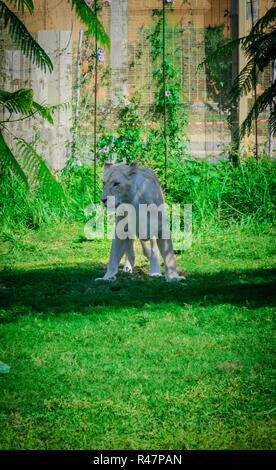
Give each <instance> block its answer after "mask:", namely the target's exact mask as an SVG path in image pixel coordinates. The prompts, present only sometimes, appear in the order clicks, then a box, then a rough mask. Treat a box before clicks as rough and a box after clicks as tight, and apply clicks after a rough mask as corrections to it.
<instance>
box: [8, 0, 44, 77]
mask: <svg viewBox="0 0 276 470" xmlns="http://www.w3.org/2000/svg"><path fill="white" fill-rule="evenodd" d="M0 17H1V18H2V25H3V27H4V28H5V29H8V32H9V34H10V36H11V38H12V39H13V40H14V41H15V43H16V44H17V45H18V47H19V48H20V49H21V50H22V51H23V53H24V54H25V55H26V57H28V58H29V59H30V60H31V61H32V62H33V63H34V64H36V65H37V66H38V67H40V68H41V69H42V70H44V72H46V69H47V68H48V70H49V71H50V72H51V71H52V70H53V64H52V62H51V59H50V57H49V56H48V55H47V54H46V52H45V51H44V49H42V47H40V45H39V44H38V42H36V41H35V39H34V38H33V37H32V35H31V34H30V33H29V31H28V30H27V28H26V26H25V25H24V24H23V23H22V21H20V20H19V18H17V16H16V15H15V14H14V13H13V12H12V11H11V10H10V9H9V8H8V7H7V5H6V4H5V3H4V2H3V1H0Z"/></svg>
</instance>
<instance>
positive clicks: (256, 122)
mask: <svg viewBox="0 0 276 470" xmlns="http://www.w3.org/2000/svg"><path fill="white" fill-rule="evenodd" d="M250 6H251V21H252V28H253V26H254V24H255V21H254V11H253V0H251V2H250ZM253 72H254V82H255V83H254V85H255V90H254V103H255V104H256V101H257V91H258V89H257V70H256V65H254V70H253ZM255 146H256V160H258V153H259V152H258V120H257V115H256V117H255Z"/></svg>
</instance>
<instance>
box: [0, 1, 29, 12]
mask: <svg viewBox="0 0 276 470" xmlns="http://www.w3.org/2000/svg"><path fill="white" fill-rule="evenodd" d="M7 1H8V3H10V4H11V5H13V6H14V7H15V8H17V10H18V11H21V13H24V11H25V7H27V9H28V10H29V12H30V13H31V14H32V13H33V11H34V4H33V0H7Z"/></svg>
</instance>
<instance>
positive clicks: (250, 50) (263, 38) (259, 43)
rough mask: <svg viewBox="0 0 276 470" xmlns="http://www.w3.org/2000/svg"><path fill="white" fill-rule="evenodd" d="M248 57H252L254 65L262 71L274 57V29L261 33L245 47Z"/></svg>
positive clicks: (275, 36) (275, 49)
mask: <svg viewBox="0 0 276 470" xmlns="http://www.w3.org/2000/svg"><path fill="white" fill-rule="evenodd" d="M245 53H246V55H247V56H248V57H253V58H254V60H255V64H256V67H257V68H258V69H259V70H260V71H263V70H264V69H265V67H267V66H268V65H269V63H270V62H271V61H273V60H274V59H275V58H276V30H275V31H273V32H272V33H268V34H262V35H260V36H259V37H258V38H256V39H255V40H254V42H252V43H250V44H248V45H247V46H246V48H245Z"/></svg>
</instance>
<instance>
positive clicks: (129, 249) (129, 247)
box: [123, 239, 135, 273]
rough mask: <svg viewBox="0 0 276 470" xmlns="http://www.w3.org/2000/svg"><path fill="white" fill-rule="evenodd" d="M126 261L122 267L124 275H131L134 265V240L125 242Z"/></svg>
mask: <svg viewBox="0 0 276 470" xmlns="http://www.w3.org/2000/svg"><path fill="white" fill-rule="evenodd" d="M126 241H127V244H126V260H125V264H124V267H123V272H125V273H132V271H133V268H134V264H135V254H134V247H133V245H134V240H132V239H128V240H126Z"/></svg>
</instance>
